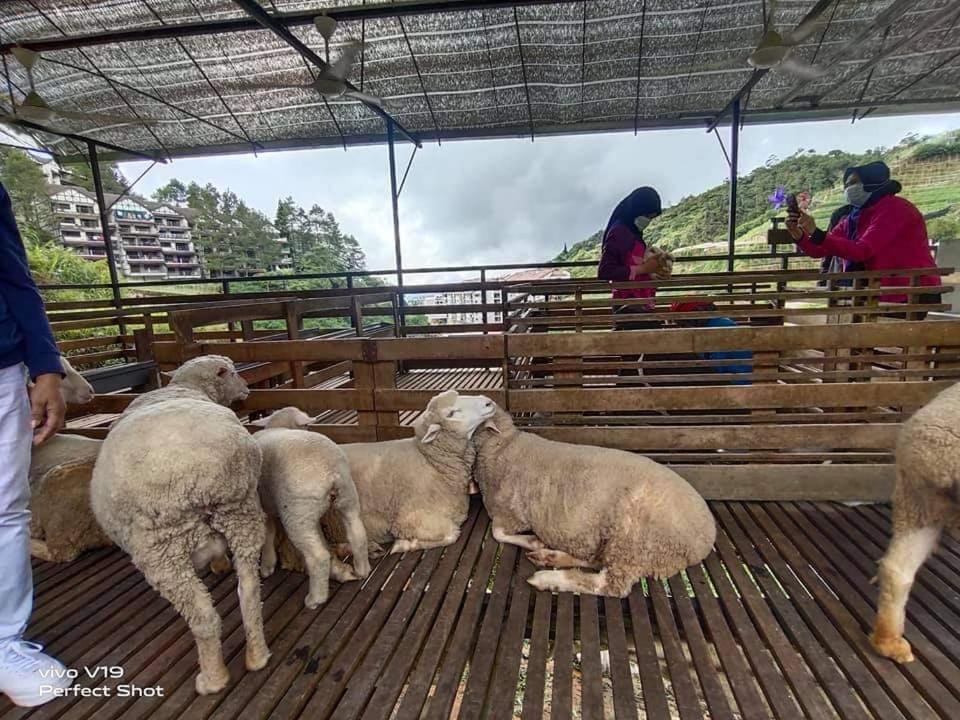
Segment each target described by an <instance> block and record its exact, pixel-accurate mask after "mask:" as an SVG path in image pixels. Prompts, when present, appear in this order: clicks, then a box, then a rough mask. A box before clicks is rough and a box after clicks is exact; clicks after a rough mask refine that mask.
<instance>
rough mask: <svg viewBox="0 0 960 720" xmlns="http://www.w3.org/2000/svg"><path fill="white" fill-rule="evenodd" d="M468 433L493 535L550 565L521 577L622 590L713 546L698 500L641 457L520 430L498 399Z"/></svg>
mask: <svg viewBox="0 0 960 720" xmlns="http://www.w3.org/2000/svg"><path fill="white" fill-rule="evenodd" d="M474 443H475V444H476V447H477V459H476V465H475V478H476V480H477V483H478V484H479V486H480V493H481V495H482V497H483V503H484V506H485V507H486V509H487V514H488V515H489V516H490V518H491V520H492V524H493V537H494V539H495V540H497V541H498V542H502V543H509V544H512V545H518V546H519V547H521V548H524V549H525V550H527V551H528V555H527V557H528V558H529V559H530V561H531V562H533V563H534V564H535V565H538V566H540V567H554V568H558V569H554V570H540V571H538V572H536V573H534V574H533V575H532V576H531V577H530V578H529V580H528V582H529V583H530V584H531V585H533V586H534V587H535V588H537V589H539V590H549V591H554V592H564V591H573V592H580V593H587V594H591V595H614V596H619V597H626V596H627V595H628V594H629V592H630V589H631V587H632V586H633V584H634V583H635V582H637V581H638V580H639V579H640V578H641V577H644V576H654V577H657V578H664V577H668V576H670V575H673V574H675V573H677V572H680V571H681V570H683V569H684V568H686V567H688V566H690V565H693V564H696V563H698V562H700V561H701V560H703V559H704V558H705V557H706V556H707V555H708V554H709V553H710V550H711V548H712V547H713V543H714V540H715V539H716V532H717V531H716V524H715V522H714V519H713V516H712V515H711V514H710V510H709V509H708V508H707V504H706V502H704V500H703V498H702V497H701V496H700V495H699V494H698V493H697V492H696V491H695V490H694V489H693V488H692V487H691V486H690V485H689V484H688V483H687V482H686V481H685V480H684V479H683V478H682V477H680V476H679V475H677V474H676V473H674V472H673V471H672V470H670V469H668V468H666V467H663V466H662V465H659V464H657V463H655V462H653V461H652V460H650V459H648V458H645V457H641V456H639V455H635V454H633V453H629V452H624V451H621V450H612V449H609V448H600V447H588V446H584V445H574V444H570V443H562V442H555V441H552V440H547V439H545V438H542V437H539V436H537V435H533V434H531V433H526V432H521V431H519V430H518V429H517V428H516V426H515V425H514V423H513V419H512V418H511V417H510V415H509V414H508V413H506V412H505V411H504V410H502V409H501V408H497V412H496V415H495V416H494V417H493V419H492V420H490V421H488V422H487V423H485V425H484V427H483V428H482V429H481V430H479V431H478V432H477V433H476V434H475V435H474ZM531 532H532V534H529V533H531ZM521 533H523V534H521ZM585 569H591V570H598V572H584V570H585Z"/></svg>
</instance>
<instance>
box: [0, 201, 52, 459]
mask: <svg viewBox="0 0 960 720" xmlns="http://www.w3.org/2000/svg"><path fill="white" fill-rule="evenodd" d="M0 300H2V302H3V305H4V306H5V307H6V312H7V313H8V314H9V316H10V318H12V320H13V322H14V323H15V324H16V326H17V328H18V330H19V331H20V336H21V338H22V340H21V343H22V349H23V358H24V362H25V363H26V365H27V369H28V370H29V372H30V377H31V378H33V379H34V381H35V383H36V384H35V385H34V387H33V389H32V390H31V393H30V395H31V397H30V400H31V406H32V412H33V419H34V428H38V427H39V428H40V432H39V433H38V434H37V440H38V441H39V442H42V441H43V440H45V439H46V438H47V437H49V436H50V435H52V434H53V433H54V432H56V430H57V429H58V428H59V426H60V424H61V423H62V422H63V417H64V408H63V398H62V396H61V394H60V378H61V373H62V369H61V367H60V352H59V350H57V344H56V342H55V341H54V339H53V332H52V331H51V330H50V323H49V322H48V321H47V316H46V312H45V311H44V307H43V299H42V298H41V297H40V292H39V291H38V290H37V286H36V284H35V283H34V282H33V278H32V277H31V276H30V269H29V266H28V264H27V255H26V251H25V250H24V247H23V241H22V240H21V238H20V233H19V231H18V230H17V225H16V221H15V220H14V217H13V208H12V207H11V204H10V196H9V195H8V194H7V191H6V190H5V189H4V188H3V186H2V185H0Z"/></svg>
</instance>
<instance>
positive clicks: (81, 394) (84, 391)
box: [27, 355, 94, 405]
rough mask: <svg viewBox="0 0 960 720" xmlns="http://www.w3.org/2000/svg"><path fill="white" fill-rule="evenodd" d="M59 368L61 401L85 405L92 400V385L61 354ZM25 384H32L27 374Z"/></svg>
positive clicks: (68, 403)
mask: <svg viewBox="0 0 960 720" xmlns="http://www.w3.org/2000/svg"><path fill="white" fill-rule="evenodd" d="M60 368H61V369H62V370H63V375H64V377H63V380H62V381H61V383H60V394H61V395H63V401H64V402H65V403H67V405H85V404H86V403H88V402H90V401H91V400H93V396H94V390H93V386H92V385H91V384H90V383H89V382H87V379H86V378H85V377H84V376H83V375H81V374H80V373H79V372H77V371H76V370H75V369H74V367H73V365H71V364H70V361H69V360H67V359H66V358H65V357H64V356H63V355H61V356H60ZM27 384H28V385H32V384H33V383H32V381H31V380H30V377H29V376H28V377H27Z"/></svg>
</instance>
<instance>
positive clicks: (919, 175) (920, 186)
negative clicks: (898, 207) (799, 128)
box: [555, 131, 960, 276]
mask: <svg viewBox="0 0 960 720" xmlns="http://www.w3.org/2000/svg"><path fill="white" fill-rule="evenodd" d="M877 159H883V160H884V161H886V162H887V163H888V164H889V165H890V166H891V169H892V171H893V177H894V178H895V179H897V180H900V181H901V182H902V183H903V186H904V191H903V195H904V197H906V198H908V199H909V200H911V201H913V202H914V203H916V204H917V205H918V207H920V209H921V211H923V212H924V213H928V214H929V213H937V212H944V211H946V216H945V218H944V219H941V220H938V221H937V222H936V224H932V225H931V234H933V229H937V230H938V232H941V233H942V232H948V233H950V234H953V232H954V231H955V230H956V229H958V228H960V216H958V209H960V131H954V132H950V133H945V134H942V135H938V136H936V137H927V138H921V137H917V136H908V137H906V138H904V139H903V140H902V141H901V142H900V143H899V144H898V145H897V146H896V147H894V148H877V149H875V150H872V151H869V152H867V153H864V154H861V155H857V154H851V153H847V152H843V151H841V150H833V151H831V152H828V153H825V154H818V153H815V152H814V151H813V150H805V149H800V150H798V151H797V152H796V153H794V154H793V155H791V156H790V157H788V158H784V159H780V158H777V157H776V156H771V157H770V158H769V159H768V160H767V162H766V164H765V165H764V166H763V167H759V168H757V169H756V170H754V171H752V172H751V173H750V174H749V175H746V176H745V177H741V178H740V180H739V183H738V193H737V195H738V196H737V219H738V221H739V222H738V225H737V246H738V250H739V251H740V252H758V251H760V250H762V249H763V247H765V246H766V240H765V233H766V229H767V228H768V227H769V226H770V218H771V217H772V216H773V215H775V214H780V215H782V211H781V213H774V212H773V210H772V208H771V205H770V202H769V200H768V199H767V198H768V196H769V195H770V194H771V193H773V192H774V190H775V189H776V188H777V186H780V185H782V186H784V187H786V188H787V189H788V190H792V191H800V190H809V191H810V192H811V193H812V194H813V206H812V211H813V214H814V215H815V216H816V217H817V219H818V220H820V221H821V224H825V222H824V221H825V220H826V218H828V217H829V215H830V213H831V212H832V210H833V209H834V208H836V207H837V206H838V205H840V204H842V187H841V185H842V184H841V182H840V181H841V178H842V176H843V171H844V169H845V168H847V167H849V166H851V165H860V164H863V163H865V162H870V161H872V160H877ZM728 200H729V186H728V183H727V182H724V183H723V184H721V185H717V186H716V187H713V188H711V189H710V190H707V191H706V192H703V193H700V194H699V195H693V196H690V197H685V198H683V199H682V200H681V201H680V202H679V203H677V204H676V205H673V206H672V207H669V208H667V209H666V210H664V212H663V215H661V216H660V217H659V218H657V220H655V221H654V222H653V223H652V224H651V225H650V227H649V229H648V230H647V231H646V233H645V237H646V238H647V240H648V241H649V242H652V243H653V244H655V245H658V246H660V247H664V248H667V249H670V250H671V251H673V252H674V253H675V254H678V255H690V254H702V255H711V254H718V253H722V252H724V251H725V249H726V242H727V206H728ZM611 210H612V208H611ZM605 220H606V219H605V218H604V219H603V221H604V222H605ZM938 239H941V238H938ZM943 239H948V238H943ZM949 239H953V238H952V237H951V238H949ZM600 240H601V238H600V231H599V228H598V232H597V233H596V234H594V235H592V236H591V237H589V238H587V239H586V240H582V241H580V242H578V243H576V244H575V245H573V246H571V247H569V249H567V250H566V251H565V252H563V253H561V254H560V255H558V256H557V257H556V258H555V260H557V261H580V260H591V261H593V260H596V259H598V257H599V252H600ZM684 267H685V270H690V269H693V268H691V267H690V266H689V265H686V266H684ZM704 269H713V268H704ZM578 271H579V272H576V273H575V274H576V275H580V276H590V275H593V273H594V271H593V269H591V268H583V269H579V268H578Z"/></svg>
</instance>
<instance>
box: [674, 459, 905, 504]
mask: <svg viewBox="0 0 960 720" xmlns="http://www.w3.org/2000/svg"><path fill="white" fill-rule="evenodd" d="M671 469H672V470H674V471H675V472H676V473H678V474H679V475H680V476H681V477H683V478H685V479H686V480H687V482H689V483H690V484H691V485H692V486H693V487H694V488H695V489H696V490H697V492H699V493H700V494H701V495H703V496H704V497H705V498H707V499H708V500H833V501H837V502H846V501H855V500H862V501H883V502H885V501H887V500H889V499H890V495H891V494H892V492H893V483H894V479H895V472H894V468H893V465H726V466H724V465H716V466H709V465H703V466H700V465H674V466H672V467H671Z"/></svg>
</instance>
